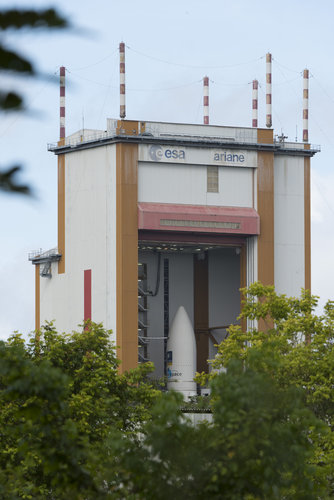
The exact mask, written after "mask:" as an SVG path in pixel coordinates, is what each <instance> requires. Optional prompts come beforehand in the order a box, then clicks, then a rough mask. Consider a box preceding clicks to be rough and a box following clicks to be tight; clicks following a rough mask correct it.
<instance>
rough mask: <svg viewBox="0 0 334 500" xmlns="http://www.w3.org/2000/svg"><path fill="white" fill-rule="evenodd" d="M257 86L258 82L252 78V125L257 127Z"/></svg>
mask: <svg viewBox="0 0 334 500" xmlns="http://www.w3.org/2000/svg"><path fill="white" fill-rule="evenodd" d="M258 88H259V82H258V81H257V80H253V93H252V127H254V128H257V124H258V119H257V118H258V100H259V99H258V92H259V91H258Z"/></svg>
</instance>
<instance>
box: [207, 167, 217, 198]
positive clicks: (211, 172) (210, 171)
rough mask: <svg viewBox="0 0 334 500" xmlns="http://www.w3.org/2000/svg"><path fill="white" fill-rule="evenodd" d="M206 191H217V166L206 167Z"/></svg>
mask: <svg viewBox="0 0 334 500" xmlns="http://www.w3.org/2000/svg"><path fill="white" fill-rule="evenodd" d="M206 180H207V188H206V190H207V192H208V193H218V191H219V189H218V167H215V166H210V167H206Z"/></svg>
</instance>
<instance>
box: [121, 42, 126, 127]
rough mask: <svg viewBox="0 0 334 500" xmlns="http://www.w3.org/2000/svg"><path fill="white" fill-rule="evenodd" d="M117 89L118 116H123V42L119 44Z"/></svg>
mask: <svg viewBox="0 0 334 500" xmlns="http://www.w3.org/2000/svg"><path fill="white" fill-rule="evenodd" d="M119 82H120V85H119V91H120V97H119V98H120V110H119V116H120V117H121V118H122V119H123V118H125V114H126V113H125V43H123V42H121V43H120V44H119Z"/></svg>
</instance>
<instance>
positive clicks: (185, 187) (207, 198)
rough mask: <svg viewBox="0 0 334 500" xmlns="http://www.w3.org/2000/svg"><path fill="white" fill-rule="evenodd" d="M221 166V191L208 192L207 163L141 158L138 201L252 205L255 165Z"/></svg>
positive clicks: (232, 205) (235, 205)
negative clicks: (169, 161) (162, 162)
mask: <svg viewBox="0 0 334 500" xmlns="http://www.w3.org/2000/svg"><path fill="white" fill-rule="evenodd" d="M218 170H219V174H218V175H219V192H218V193H207V191H206V190H207V174H206V166H204V165H182V164H168V165H164V164H159V163H149V162H140V163H139V174H138V201H139V202H151V203H153V202H155V203H176V204H186V205H221V206H231V207H252V206H253V179H252V175H253V174H252V169H250V168H242V169H241V168H240V169H239V168H234V167H219V169H218Z"/></svg>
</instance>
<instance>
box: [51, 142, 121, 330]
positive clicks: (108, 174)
mask: <svg viewBox="0 0 334 500" xmlns="http://www.w3.org/2000/svg"><path fill="white" fill-rule="evenodd" d="M65 207H66V208H65V210H66V217H65V248H66V250H65V274H62V275H58V272H57V264H55V265H53V266H52V268H53V269H52V278H51V279H47V278H41V322H43V321H45V320H51V319H56V327H57V328H58V329H59V330H63V331H71V330H73V329H76V328H77V325H78V324H79V323H82V321H83V316H84V270H86V269H91V270H92V320H93V321H96V322H103V324H104V326H105V327H106V328H108V329H112V330H113V332H114V338H115V333H116V246H115V242H116V217H115V214H116V210H115V209H116V149H115V146H112V145H110V146H104V147H100V148H94V149H88V150H85V151H77V152H74V153H71V154H67V155H66V158H65Z"/></svg>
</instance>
